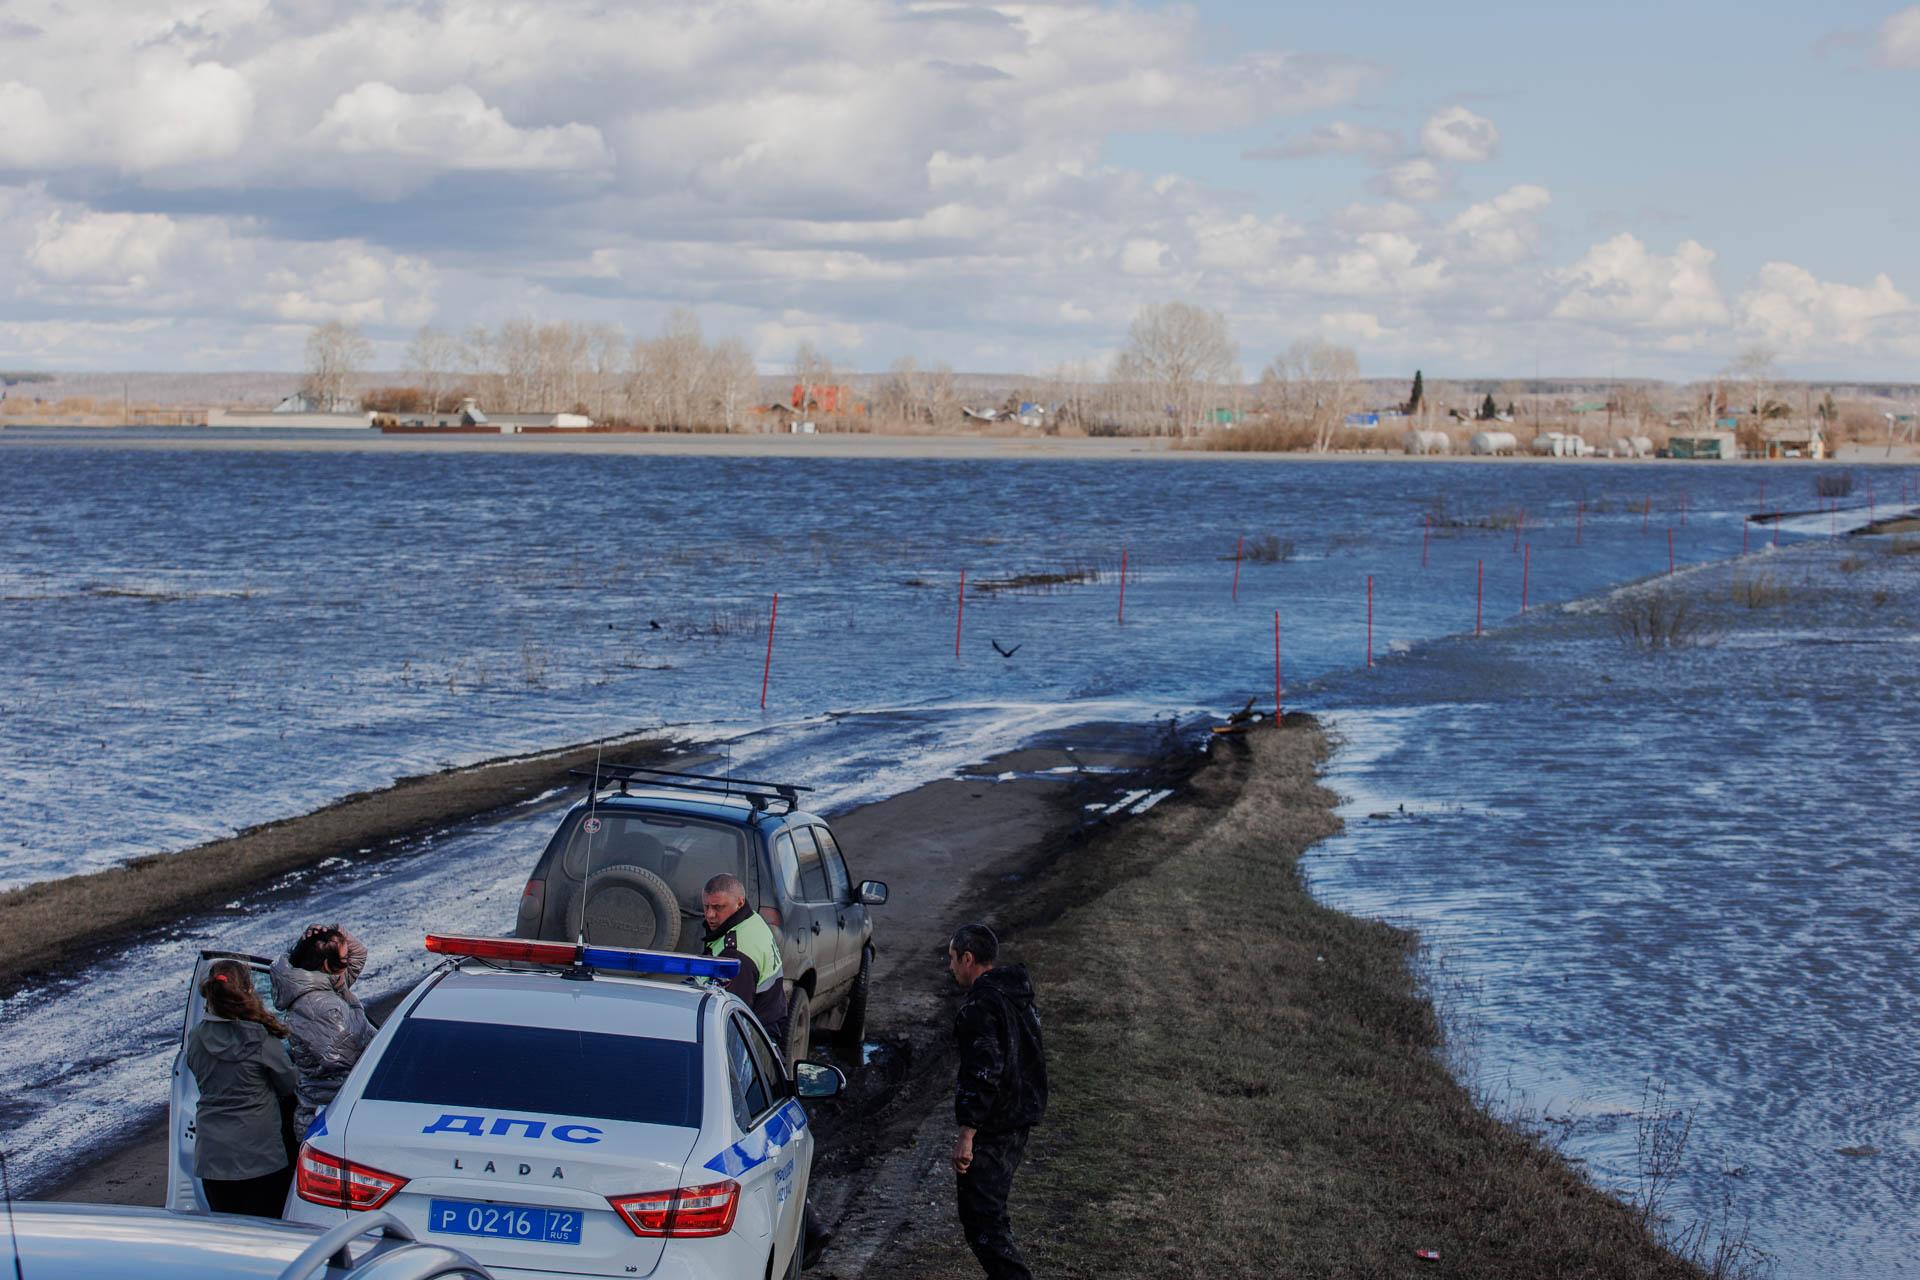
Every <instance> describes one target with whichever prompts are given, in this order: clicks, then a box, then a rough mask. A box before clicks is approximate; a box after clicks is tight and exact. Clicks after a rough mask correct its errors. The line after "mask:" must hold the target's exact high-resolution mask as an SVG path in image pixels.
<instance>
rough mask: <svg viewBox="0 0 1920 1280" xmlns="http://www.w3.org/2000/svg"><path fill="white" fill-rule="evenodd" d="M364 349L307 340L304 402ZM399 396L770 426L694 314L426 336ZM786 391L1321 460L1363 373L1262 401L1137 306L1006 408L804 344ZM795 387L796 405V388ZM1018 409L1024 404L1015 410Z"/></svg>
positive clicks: (317, 397)
mask: <svg viewBox="0 0 1920 1280" xmlns="http://www.w3.org/2000/svg"><path fill="white" fill-rule="evenodd" d="M371 355H372V349H371V346H370V344H368V343H367V342H366V340H365V339H364V338H363V337H361V335H360V334H359V332H358V330H357V329H355V328H354V327H352V326H350V325H345V324H340V323H330V324H327V325H322V326H320V327H319V328H317V329H315V330H314V332H313V334H312V335H311V336H310V338H309V340H308V344H307V366H308V372H307V379H306V382H305V383H304V384H303V386H302V392H303V394H304V395H305V396H306V397H307V399H308V400H309V402H311V403H314V404H318V405H332V404H336V403H338V402H340V401H341V400H342V399H343V398H346V397H349V396H350V395H351V394H352V392H353V390H354V388H355V387H356V386H357V385H358V372H359V370H360V369H361V368H364V367H365V365H366V364H367V363H368V362H369V360H370V359H371ZM404 372H405V374H406V377H407V382H406V384H405V385H402V386H397V387H381V388H377V389H375V390H373V391H371V392H368V393H366V394H364V395H363V396H362V397H361V400H362V402H363V403H364V404H365V406H366V407H367V408H370V409H374V410H378V411H384V412H390V413H446V412H451V411H453V410H455V409H457V408H458V407H459V406H460V404H461V402H462V400H464V399H466V398H468V397H471V398H472V399H474V400H475V401H476V402H477V403H478V404H479V405H480V406H481V408H482V409H483V410H488V411H493V412H504V413H552V412H573V413H581V414H585V415H587V416H589V417H591V418H593V419H594V420H595V421H596V422H602V423H609V424H619V425H629V426H642V427H653V428H656V429H662V430H690V431H735V430H741V429H744V428H748V427H750V426H754V425H761V424H764V422H765V417H764V416H763V415H755V413H754V410H755V409H756V408H760V409H764V408H765V407H766V404H767V400H768V397H766V396H765V394H764V392H763V391H762V389H761V379H760V375H759V372H758V370H757V369H756V367H755V363H754V359H753V356H752V353H751V352H749V351H748V349H747V347H746V345H745V344H744V343H742V342H741V341H740V340H739V339H737V338H726V339H722V340H720V341H717V342H709V341H708V340H707V338H706V336H705V335H704V333H703V332H702V330H701V326H700V321H699V318H698V317H697V316H695V315H694V314H693V313H692V312H690V311H686V310H681V311H676V312H675V313H674V314H673V315H672V316H671V317H670V318H669V319H668V321H667V323H666V325H665V326H664V327H663V328H662V330H661V331H660V333H659V334H658V335H657V336H654V337H643V338H638V339H635V338H631V337H629V336H628V335H627V333H626V332H625V331H624V330H622V329H620V328H619V327H618V326H615V325H604V324H603V325H581V324H575V323H571V322H568V321H558V322H552V323H541V322H538V321H534V320H513V321H509V322H507V323H506V324H503V325H501V326H500V327H499V328H497V329H487V328H484V327H482V328H474V329H470V330H468V331H467V332H465V333H462V334H453V333H448V332H445V331H443V330H439V329H435V328H432V327H427V328H423V329H421V330H420V331H419V332H418V333H417V334H416V335H415V336H414V339H413V341H412V343H411V344H410V345H409V346H408V348H407V354H406V361H405V366H404ZM787 373H788V374H789V375H790V377H791V381H790V382H789V381H788V380H787V379H786V378H781V379H780V390H779V392H778V394H777V396H776V397H774V399H775V400H776V402H777V403H779V404H781V405H783V406H786V407H790V408H796V409H802V410H803V411H804V412H806V414H807V415H808V416H809V417H811V418H814V419H816V420H818V421H820V422H821V423H822V425H823V426H824V427H826V428H828V429H831V428H833V427H835V426H838V427H842V428H853V429H875V428H887V429H907V430H942V429H946V428H949V427H955V426H959V425H961V424H962V423H963V422H965V421H967V418H966V417H965V415H964V414H963V409H965V408H972V409H974V410H975V411H976V416H977V417H987V418H991V419H1000V418H1003V417H1007V418H1020V419H1023V420H1024V422H1023V425H1038V426H1040V427H1041V428H1042V429H1045V430H1049V431H1056V432H1066V433H1070V434H1091V435H1119V434H1158V435H1169V434H1171V435H1182V436H1190V435H1198V434H1201V433H1203V432H1206V431H1208V430H1211V429H1227V428H1233V427H1236V426H1240V425H1244V424H1247V423H1248V422H1249V421H1250V420H1251V419H1252V418H1254V417H1262V418H1264V419H1265V420H1267V421H1269V422H1274V421H1284V422H1285V423H1287V424H1288V426H1289V429H1290V430H1297V431H1300V432H1304V440H1305V442H1306V445H1307V447H1314V448H1326V447H1328V446H1329V445H1330V444H1331V443H1332V442H1333V440H1334V437H1335V435H1336V433H1337V430H1338V428H1339V426H1340V424H1341V423H1342V421H1343V419H1344V416H1345V414H1346V413H1347V412H1349V411H1350V409H1351V408H1352V406H1353V404H1354V402H1355V398H1356V396H1357V394H1358V392H1359V388H1360V385H1361V384H1360V380H1359V361H1358V359H1357V357H1356V356H1355V355H1354V353H1353V352H1352V351H1351V350H1350V349H1348V348H1344V347H1332V346H1328V345H1326V344H1321V343H1304V344H1296V346H1295V347H1293V348H1291V349H1289V350H1288V351H1287V352H1285V353H1283V354H1281V355H1280V356H1277V357H1275V358H1274V360H1272V361H1271V362H1270V363H1269V364H1268V365H1267V366H1266V368H1265V370H1264V371H1263V374H1262V377H1261V380H1260V384H1259V386H1258V388H1257V389H1249V388H1248V387H1247V385H1246V384H1245V382H1244V381H1243V379H1242V376H1241V370H1240V365H1239V348H1238V346H1237V344H1236V343H1235V342H1234V340H1233V337H1232V335H1231V333H1230V332H1229V330H1228V327H1227V322H1226V319H1225V317H1224V316H1223V315H1221V313H1219V312H1217V311H1209V310H1206V309H1204V308H1201V307H1196V306H1192V305H1189V304H1187V303H1181V302H1172V303H1164V304H1159V305H1154V306H1147V307H1143V308H1141V310H1140V312H1139V314H1138V315H1137V316H1136V318H1135V321H1134V323H1133V326H1132V328H1131V330H1130V331H1129V334H1128V341H1127V344H1126V346H1125V348H1124V349H1123V350H1122V351H1121V352H1120V354H1119V355H1118V356H1117V357H1116V358H1115V359H1114V360H1113V361H1112V362H1111V364H1109V365H1108V366H1106V367H1104V368H1102V367H1098V366H1096V365H1093V364H1091V363H1079V364H1063V365H1059V366H1056V367H1054V368H1053V369H1051V370H1049V371H1047V372H1045V373H1042V374H1039V375H1035V376H1032V377H1029V378H1026V379H1023V380H1021V382H1020V383H1019V384H1018V385H1016V386H1015V387H1013V388H1012V391H1011V394H1010V395H1007V396H1005V398H1004V399H1002V398H1000V397H999V396H998V395H995V396H994V397H990V398H986V399H975V398H968V397H966V395H965V393H964V391H963V389H962V388H961V387H960V385H959V382H958V379H957V378H956V376H955V374H954V372H953V370H952V368H951V367H950V366H948V365H945V364H936V365H933V366H931V367H924V368H923V367H922V366H921V365H920V364H919V362H918V361H916V360H914V359H912V358H910V357H907V358H902V359H899V360H896V361H894V363H893V364H892V365H891V366H890V367H889V368H888V370H887V371H886V373H884V374H879V375H873V374H866V375H848V374H844V373H842V372H840V371H838V370H836V368H835V367H834V364H833V361H832V360H831V359H830V358H829V357H828V356H827V355H825V354H824V353H822V352H821V351H819V350H818V349H817V348H815V347H814V346H812V345H811V344H809V343H803V344H801V346H800V348H799V349H798V350H797V351H796V352H795V353H794V356H793V359H792V362H791V363H790V365H789V366H788V367H787ZM795 387H797V388H799V389H800V393H801V394H800V395H799V396H798V397H797V399H798V400H799V402H800V403H799V404H793V403H792V402H793V401H794V400H795V399H796V397H795V396H794V395H793V394H792V388H795ZM1023 407H1028V408H1027V412H1025V413H1023V412H1022V409H1023Z"/></svg>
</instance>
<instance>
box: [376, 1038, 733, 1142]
mask: <svg viewBox="0 0 1920 1280" xmlns="http://www.w3.org/2000/svg"><path fill="white" fill-rule="evenodd" d="M699 1068H700V1046H698V1045H696V1044H692V1043H689V1042H687V1041H684V1040H651V1039H647V1038H645V1037H642V1036H616V1035H606V1034H603V1033H599V1032H591V1031H563V1030H559V1029H556V1028H552V1027H509V1026H500V1025H498V1024H496V1023H489V1022H453V1021H449V1020H447V1019H444V1018H408V1019H407V1020H406V1021H405V1022H404V1023H402V1024H401V1026H400V1030H399V1032H398V1033H397V1034H396V1035H395V1036H394V1038H393V1043H392V1044H391V1045H389V1046H388V1048H387V1052H386V1053H385V1055H383V1056H382V1057H381V1059H380V1063H379V1065H378V1066H376V1067H375V1068H374V1071H373V1079H371V1080H369V1081H368V1082H367V1090H366V1094H365V1096H366V1097H368V1098H370V1099H373V1100H374V1101H377V1102H421V1103H427V1104H430V1105H433V1106H444V1107H471V1108H473V1109H474V1110H476V1111H517V1112H532V1113H534V1114H536V1115H561V1116H590V1117H593V1118H595V1119H599V1120H620V1121H625V1122H626V1123H628V1124H661V1125H672V1126H675V1127H677V1128H682V1129H697V1128H699V1127H700V1070H699Z"/></svg>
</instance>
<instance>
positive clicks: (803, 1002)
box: [787, 985, 813, 1068]
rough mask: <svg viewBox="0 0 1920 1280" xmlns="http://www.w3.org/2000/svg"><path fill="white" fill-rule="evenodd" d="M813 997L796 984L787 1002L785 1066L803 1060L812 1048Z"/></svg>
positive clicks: (790, 1065)
mask: <svg viewBox="0 0 1920 1280" xmlns="http://www.w3.org/2000/svg"><path fill="white" fill-rule="evenodd" d="M812 1001H813V997H812V996H811V995H809V994H808V992H807V989H806V988H805V987H802V986H798V985H796V986H795V987H794V989H793V996H792V998H791V999H789V1001H788V1002H787V1066H788V1067H789V1068H791V1067H792V1066H793V1064H794V1063H796V1062H805V1061H806V1060H807V1054H808V1053H810V1052H812V1050H813V1004H812Z"/></svg>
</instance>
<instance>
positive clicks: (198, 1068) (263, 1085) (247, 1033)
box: [187, 960, 294, 1218]
mask: <svg viewBox="0 0 1920 1280" xmlns="http://www.w3.org/2000/svg"><path fill="white" fill-rule="evenodd" d="M200 994H201V996H202V997H204V998H205V1000H206V1015H205V1017H204V1018H203V1019H202V1020H201V1022H200V1025H199V1026H197V1027H195V1028H194V1029H193V1034H191V1035H189V1036H188V1037H187V1066H188V1068H189V1069H190V1070H191V1071H192V1072H193V1078H194V1079H195V1080H197V1081H199V1084H200V1108H199V1111H198V1113H197V1114H196V1116H195V1120H194V1130H195V1136H194V1143H193V1168H194V1172H195V1173H197V1174H198V1175H199V1176H200V1181H201V1184H202V1185H203V1186H204V1187H205V1189H206V1197H207V1207H208V1208H210V1209H212V1210H213V1211H214V1212H215V1213H249V1214H254V1215H256V1216H258V1217H262V1218H277V1217H279V1216H280V1209H281V1206H282V1205H283V1204H284V1203H285V1201H286V1198H287V1184H288V1183H289V1182H291V1181H292V1179H293V1166H292V1164H291V1163H289V1161H288V1159H287V1147H286V1143H285V1141H283V1139H282V1137H281V1110H280V1103H281V1099H283V1098H287V1097H290V1096H291V1095H292V1093H293V1086H294V1075H293V1063H292V1061H291V1060H289V1059H288V1057H287V1049H286V1045H285V1044H284V1043H283V1041H284V1040H285V1039H286V1035H287V1028H286V1024H284V1023H282V1022H281V1021H280V1020H279V1019H278V1018H276V1017H274V1016H273V1015H272V1014H271V1013H268V1012H267V1010H266V1006H265V1005H263V1004H261V1003H260V996H259V993H258V992H256V991H255V990H254V988H253V976H252V974H250V973H249V972H248V971H247V969H246V967H245V966H244V965H241V964H238V963H236V962H234V961H232V960H216V961H214V963H213V965H212V966H211V967H210V968H209V969H208V970H207V979H206V981H205V982H202V983H201V984H200Z"/></svg>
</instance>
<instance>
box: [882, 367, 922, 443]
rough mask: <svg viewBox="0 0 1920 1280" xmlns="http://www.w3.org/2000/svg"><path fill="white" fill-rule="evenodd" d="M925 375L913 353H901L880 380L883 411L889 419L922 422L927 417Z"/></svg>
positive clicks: (919, 423)
mask: <svg viewBox="0 0 1920 1280" xmlns="http://www.w3.org/2000/svg"><path fill="white" fill-rule="evenodd" d="M925 383H926V379H925V378H923V377H922V376H921V374H920V366H919V365H918V364H917V363H915V362H914V359H913V357H912V356H901V357H900V358H899V359H898V360H895V361H894V362H893V364H892V366H891V367H890V368H889V369H888V370H887V376H886V378H885V379H884V380H882V382H881V383H880V397H879V398H880V412H881V413H882V414H884V415H885V416H886V417H887V418H888V420H890V421H892V422H897V423H901V424H903V425H912V426H919V425H921V424H922V423H924V422H925V421H926V418H927V398H926V386H925Z"/></svg>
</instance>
